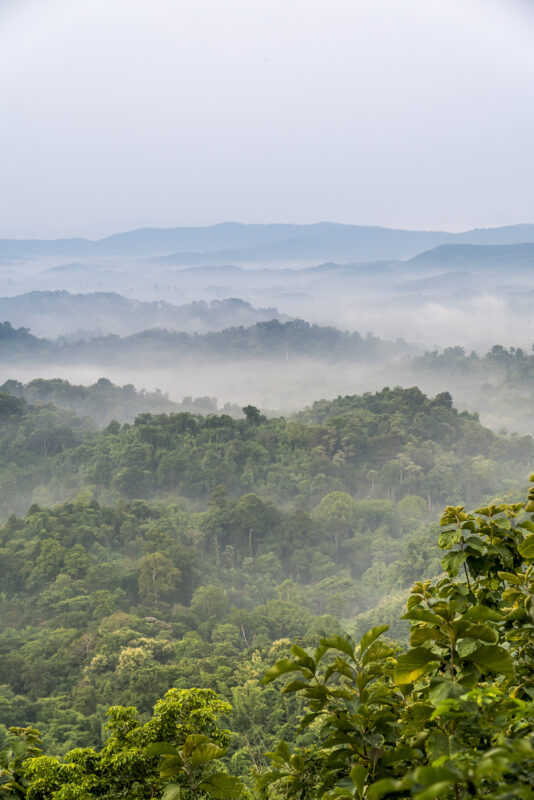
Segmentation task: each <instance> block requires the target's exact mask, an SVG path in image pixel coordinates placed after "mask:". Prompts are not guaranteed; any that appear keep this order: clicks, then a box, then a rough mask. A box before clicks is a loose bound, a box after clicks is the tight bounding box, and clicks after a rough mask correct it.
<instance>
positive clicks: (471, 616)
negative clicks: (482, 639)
mask: <svg viewBox="0 0 534 800" xmlns="http://www.w3.org/2000/svg"><path fill="white" fill-rule="evenodd" d="M463 617H464V619H466V620H468V621H469V622H481V621H482V620H488V621H490V622H500V621H501V620H502V619H503V615H502V614H501V613H500V612H499V611H496V610H495V609H494V608H488V606H471V608H468V609H467V611H466V612H465V614H464V615H463Z"/></svg>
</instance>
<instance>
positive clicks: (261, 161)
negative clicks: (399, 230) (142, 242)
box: [0, 0, 534, 237]
mask: <svg viewBox="0 0 534 800" xmlns="http://www.w3.org/2000/svg"><path fill="white" fill-rule="evenodd" d="M533 95H534V0H522V1H521V0H33V2H32V0H0V235H3V236H44V237H48V236H59V235H88V236H100V235H105V234H107V233H111V232H113V231H116V230H125V229H129V228H134V227H139V226H145V225H158V226H174V225H200V224H212V223H215V222H220V221H223V220H230V219H232V220H240V221H243V222H274V221H280V222H315V221H318V220H323V219H327V220H333V221H339V222H351V223H357V224H381V225H388V226H395V227H409V228H431V227H435V228H449V229H456V230H458V229H464V228H469V227H473V226H490V225H499V224H509V223H515V222H534V190H533V186H534V97H533Z"/></svg>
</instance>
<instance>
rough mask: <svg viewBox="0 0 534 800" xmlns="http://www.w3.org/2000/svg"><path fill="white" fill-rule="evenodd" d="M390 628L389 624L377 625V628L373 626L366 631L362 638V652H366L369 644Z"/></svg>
mask: <svg viewBox="0 0 534 800" xmlns="http://www.w3.org/2000/svg"><path fill="white" fill-rule="evenodd" d="M388 630H389V625H377V626H376V628H371V630H370V631H367V632H366V633H364V634H363V636H362V638H361V639H360V653H365V651H366V650H367V648H368V647H369V645H371V644H372V643H373V642H374V641H375V639H378V637H379V636H382V634H383V633H385V632H386V631H388Z"/></svg>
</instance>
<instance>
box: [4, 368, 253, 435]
mask: <svg viewBox="0 0 534 800" xmlns="http://www.w3.org/2000/svg"><path fill="white" fill-rule="evenodd" d="M5 392H7V393H8V394H11V395H14V396H15V397H21V398H24V400H27V401H28V403H30V404H37V403H43V404H48V403H52V404H54V405H56V406H57V407H58V408H63V409H69V410H70V411H75V412H76V413H77V414H79V415H80V416H88V417H91V418H92V419H93V420H94V422H95V423H96V424H97V425H99V426H100V427H103V426H105V425H107V424H109V423H110V422H111V421H112V420H116V421H118V422H121V423H122V422H133V420H134V419H135V417H136V416H137V415H138V414H140V413H145V412H149V413H153V414H162V413H172V412H174V413H177V412H180V411H190V412H192V413H194V414H214V413H217V412H218V411H219V407H218V403H217V398H215V397H184V398H183V400H182V402H180V403H177V402H173V401H172V400H169V398H168V397H167V395H164V394H162V392H160V391H159V390H157V389H156V391H154V392H147V391H144V390H143V389H141V390H140V391H137V390H136V388H135V387H134V386H133V385H132V384H126V385H125V386H117V385H115V384H114V383H112V382H111V381H110V380H108V379H107V378H99V380H98V381H96V383H94V384H92V385H91V386H81V385H79V384H78V385H76V384H72V383H69V381H65V380H62V379H61V378H51V379H48V380H45V379H43V378H36V379H34V380H32V381H29V382H28V383H26V384H23V383H21V382H20V381H15V380H7V381H5V383H3V384H2V386H0V393H5ZM222 411H223V412H224V413H225V414H231V415H232V416H242V415H243V412H242V411H241V409H240V408H239V406H235V405H231V404H230V403H226V404H225V405H224V407H223V409H222Z"/></svg>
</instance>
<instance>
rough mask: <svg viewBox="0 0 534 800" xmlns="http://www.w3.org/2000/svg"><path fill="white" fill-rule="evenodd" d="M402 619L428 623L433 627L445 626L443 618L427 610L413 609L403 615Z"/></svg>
mask: <svg viewBox="0 0 534 800" xmlns="http://www.w3.org/2000/svg"><path fill="white" fill-rule="evenodd" d="M402 619H408V620H410V621H411V622H428V623H430V624H431V625H443V618H442V617H438V615H437V614H433V613H432V611H428V609H426V608H413V609H412V610H411V611H407V612H406V614H404V615H403V617H402Z"/></svg>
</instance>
